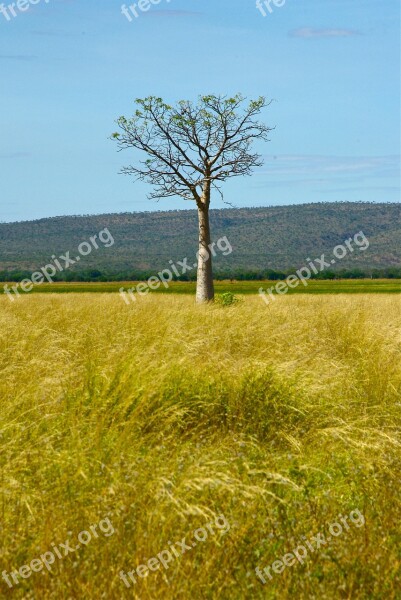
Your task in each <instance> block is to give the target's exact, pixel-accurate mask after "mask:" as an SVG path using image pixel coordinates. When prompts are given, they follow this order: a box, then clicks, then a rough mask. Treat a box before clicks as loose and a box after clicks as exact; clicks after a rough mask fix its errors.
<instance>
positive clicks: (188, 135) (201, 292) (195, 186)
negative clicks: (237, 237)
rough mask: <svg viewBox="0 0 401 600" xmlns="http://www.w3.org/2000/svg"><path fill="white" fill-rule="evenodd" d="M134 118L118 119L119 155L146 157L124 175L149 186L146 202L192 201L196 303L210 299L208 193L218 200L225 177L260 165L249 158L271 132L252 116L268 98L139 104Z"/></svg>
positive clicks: (151, 99)
mask: <svg viewBox="0 0 401 600" xmlns="http://www.w3.org/2000/svg"><path fill="white" fill-rule="evenodd" d="M136 104H137V106H138V108H137V110H136V111H135V114H134V115H133V116H132V117H131V118H129V119H127V118H126V117H120V118H119V119H118V120H117V124H118V126H119V128H120V130H121V132H117V133H114V134H113V135H112V138H114V139H116V140H117V143H118V148H119V150H124V149H126V148H136V149H138V150H142V151H143V152H144V153H145V154H146V155H147V158H146V160H144V161H139V162H138V164H137V165H136V166H132V165H130V166H128V167H124V168H123V170H122V173H123V174H126V175H134V176H135V178H136V180H142V181H146V182H147V183H150V184H152V185H153V188H154V189H153V192H152V193H151V194H149V196H148V198H150V199H151V198H153V199H156V198H157V199H160V198H168V197H170V196H181V197H182V198H184V199H185V200H191V201H194V202H196V206H197V207H198V216H199V252H198V272H197V288H196V301H197V302H209V301H211V300H213V298H214V286H213V270H212V257H211V252H210V248H209V246H210V243H211V237H210V225H209V206H210V200H211V192H212V189H213V188H214V189H216V190H217V191H218V192H219V193H220V195H221V196H222V192H221V189H220V183H221V182H223V181H225V180H226V179H228V178H229V177H238V176H240V175H250V174H251V173H252V169H253V168H254V167H259V166H261V165H262V160H261V157H260V156H259V155H258V154H254V153H252V143H253V141H254V140H256V139H262V140H267V139H268V138H267V136H268V133H269V131H271V128H269V127H267V126H266V125H264V124H262V123H259V122H258V121H257V119H256V117H257V116H258V115H259V114H260V112H261V110H262V109H263V108H264V107H266V106H268V104H269V103H267V101H266V99H265V98H263V97H261V98H259V99H258V100H253V101H250V102H249V103H248V102H247V101H246V99H245V98H244V97H243V96H242V95H240V94H237V95H236V96H234V97H232V98H227V97H226V96H214V95H210V96H201V97H199V99H198V102H197V103H196V104H194V103H192V102H190V101H188V100H182V101H180V102H178V103H177V105H176V106H169V105H168V104H166V103H165V102H164V101H163V100H162V98H156V97H154V96H149V97H148V98H145V99H137V100H136Z"/></svg>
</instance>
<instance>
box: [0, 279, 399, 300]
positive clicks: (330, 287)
mask: <svg viewBox="0 0 401 600" xmlns="http://www.w3.org/2000/svg"><path fill="white" fill-rule="evenodd" d="M138 283H139V282H133V281H121V282H120V281H119V282H111V283H77V282H72V283H45V284H41V285H37V286H35V287H34V288H33V289H32V291H31V292H29V293H34V294H35V293H39V294H44V293H51V294H54V293H55V294H67V293H73V292H75V293H88V292H91V293H111V292H118V291H119V289H120V288H122V287H123V288H124V289H125V290H127V289H128V288H132V287H135V286H136V285H137V284H138ZM276 283H277V281H233V282H231V281H216V282H215V289H216V293H218V294H219V293H222V292H227V291H230V292H233V293H234V294H257V293H258V290H259V288H260V287H263V288H264V289H265V290H266V289H267V288H269V287H271V286H272V287H274V286H275V284H276ZM307 283H308V285H306V286H305V285H303V284H299V285H298V287H296V288H293V289H291V288H289V289H288V293H289V294H367V293H370V294H379V293H383V294H391V293H396V294H397V293H398V294H399V293H401V280H399V279H342V280H341V279H340V280H338V281H317V280H311V281H309V282H307ZM4 285H5V284H4V283H3V284H0V293H3V286H4ZM8 285H9V287H10V288H11V286H12V285H15V283H9V284H8ZM195 287H196V284H195V283H186V282H179V281H177V282H171V283H170V284H169V286H168V287H167V288H166V287H165V286H163V285H161V286H160V287H159V289H157V290H152V292H151V293H152V294H154V293H156V294H193V295H194V296H195ZM20 293H21V294H22V295H26V294H24V293H23V292H21V291H20Z"/></svg>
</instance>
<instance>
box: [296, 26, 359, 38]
mask: <svg viewBox="0 0 401 600" xmlns="http://www.w3.org/2000/svg"><path fill="white" fill-rule="evenodd" d="M355 35H361V33H360V32H359V31H355V30H353V29H330V28H328V29H314V28H313V27H301V28H300V29H293V30H292V31H290V36H291V37H297V38H304V39H313V38H339V37H353V36H355Z"/></svg>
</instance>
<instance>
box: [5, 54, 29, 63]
mask: <svg viewBox="0 0 401 600" xmlns="http://www.w3.org/2000/svg"><path fill="white" fill-rule="evenodd" d="M35 58H37V57H36V56H33V55H31V54H0V60H22V61H25V60H34V59H35Z"/></svg>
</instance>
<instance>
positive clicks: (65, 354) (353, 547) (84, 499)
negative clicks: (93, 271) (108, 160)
mask: <svg viewBox="0 0 401 600" xmlns="http://www.w3.org/2000/svg"><path fill="white" fill-rule="evenodd" d="M0 347H1V358H0V361H1V362H0V368H1V379H0V396H1V414H0V448H1V453H0V456H1V459H0V460H1V473H0V476H1V480H0V489H1V522H0V523H1V529H0V540H1V555H0V566H1V571H3V569H5V570H6V571H7V572H8V573H9V572H10V571H12V570H13V569H18V568H19V567H21V566H22V565H26V564H29V563H30V562H31V561H32V559H34V558H37V557H39V556H40V555H41V554H43V553H44V552H46V551H48V550H51V543H52V542H54V543H55V544H56V545H57V544H59V543H64V542H65V540H66V539H67V538H68V537H69V536H70V537H71V539H72V540H74V539H76V537H77V535H78V533H79V532H80V531H82V530H87V529H88V527H89V525H90V524H94V523H98V522H99V521H100V520H101V519H103V518H104V517H105V515H109V516H110V520H111V522H112V524H113V527H114V529H115V533H114V535H112V536H110V537H107V538H106V537H103V536H100V537H99V539H93V540H92V541H91V542H90V544H88V545H87V546H86V547H85V548H82V549H80V550H79V551H77V552H75V553H74V554H70V555H69V556H67V557H65V558H64V559H63V560H57V561H56V562H55V563H54V565H53V566H52V571H51V573H50V574H49V573H47V572H46V574H45V575H43V574H42V572H38V573H33V574H32V575H31V576H30V577H29V578H27V579H22V578H20V579H21V583H20V584H19V585H14V587H13V588H12V589H10V588H9V587H8V586H7V584H6V583H5V581H3V580H1V579H0V597H10V598H26V599H35V600H36V599H37V600H48V599H53V598H54V599H57V600H64V599H65V600H67V599H72V598H77V599H78V598H79V599H82V598H85V599H86V598H88V599H94V600H95V599H96V600H98V599H103V598H106V599H109V598H110V599H113V600H114V599H122V598H138V599H139V598H140V599H141V600H150V599H152V600H153V599H163V600H175V599H189V600H197V599H199V600H203V599H213V600H215V599H223V600H226V599H227V600H231V599H232V600H237V599H238V600H242V599H244V600H245V599H248V598H252V599H253V598H256V599H258V598H261V599H262V598H272V599H273V598H280V599H282V598H284V599H286V598H293V597H294V598H299V599H301V600H304V599H305V600H306V599H308V600H309V599H316V600H318V599H319V600H320V599H322V598H324V599H329V600H330V599H337V598H347V599H352V600H355V599H362V598H363V599H371V598H373V599H381V598H383V599H386V600H390V599H399V598H401V576H400V565H401V554H400V543H401V533H400V532H401V526H400V523H401V495H400V489H401V437H400V427H401V417H400V415H401V394H400V392H401V361H400V358H401V297H400V296H397V295H382V296H371V295H358V296H352V295H347V296H345V295H344V296H342V295H339V296H292V297H281V298H279V299H278V301H277V302H276V303H275V304H274V305H272V306H271V307H266V306H265V305H264V304H263V302H261V300H260V299H259V298H257V297H252V298H251V297H247V298H246V299H245V300H244V302H242V303H241V304H239V305H236V306H233V307H227V308H223V307H219V306H202V307H196V306H194V304H193V298H191V297H184V296H160V295H158V296H154V295H153V296H149V297H146V298H142V300H141V301H138V302H137V303H136V304H135V305H132V306H126V305H125V304H124V303H123V302H122V300H121V298H120V297H118V295H115V294H99V295H85V294H82V295H81V294H76V295H75V294H74V295H68V296H62V295H34V296H29V297H23V298H21V299H20V300H19V301H18V302H14V303H10V302H9V300H8V299H7V298H5V297H4V298H3V297H2V298H0ZM355 508H357V509H359V510H360V511H361V512H362V513H363V514H364V515H365V518H366V524H365V526H364V527H363V528H353V529H352V530H351V531H349V532H348V533H344V534H343V535H342V536H340V537H338V538H336V539H335V540H333V541H332V543H331V544H330V546H329V547H327V548H324V549H321V550H319V551H317V552H316V553H314V554H313V555H311V556H310V557H309V558H308V560H307V561H305V564H304V565H303V566H302V565H299V564H297V565H295V566H293V567H291V568H287V569H286V570H285V571H284V572H283V573H282V574H281V575H278V574H277V575H275V576H274V579H273V580H272V581H268V583H267V584H266V585H265V586H263V585H262V584H261V582H260V581H259V580H258V579H257V578H256V575H255V572H254V569H255V567H256V566H260V567H264V566H267V565H270V564H271V563H272V562H273V561H275V560H276V559H277V558H280V557H281V556H282V555H283V554H285V553H286V552H291V550H292V549H293V548H294V547H295V546H296V545H297V544H298V543H300V540H301V536H311V535H315V534H316V533H318V532H321V531H323V529H324V526H325V524H326V523H330V522H332V521H335V520H336V518H337V516H338V515H339V514H340V513H341V514H342V515H345V514H349V513H350V511H351V510H353V509H355ZM219 514H224V516H225V517H226V519H227V520H228V522H229V523H230V526H231V528H230V531H229V532H228V533H227V534H226V535H224V536H221V535H210V536H209V538H208V540H207V541H205V542H204V543H202V544H198V545H197V547H196V548H194V549H192V550H191V551H188V552H187V553H186V554H184V555H183V556H182V557H181V558H177V559H176V560H175V561H174V562H172V563H171V566H170V568H169V569H168V570H164V569H162V570H159V571H156V572H154V573H151V574H150V575H149V576H148V577H146V578H143V579H140V578H138V582H137V584H136V585H133V586H132V587H131V588H130V589H129V590H128V589H127V588H126V587H125V586H124V584H123V583H122V581H121V579H120V578H119V572H120V570H121V569H123V570H124V571H125V572H127V571H129V570H131V569H134V568H135V567H136V566H138V565H139V564H141V563H144V562H146V561H147V560H148V559H149V558H151V557H153V556H156V555H157V554H158V553H159V552H161V551H162V550H163V549H165V548H168V542H175V541H180V540H181V539H182V538H183V537H189V536H190V534H191V532H192V531H193V530H194V529H196V528H198V527H202V526H203V525H204V524H205V523H207V522H210V521H211V520H212V519H214V518H215V517H216V516H217V515H219Z"/></svg>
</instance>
